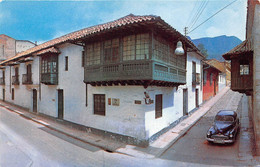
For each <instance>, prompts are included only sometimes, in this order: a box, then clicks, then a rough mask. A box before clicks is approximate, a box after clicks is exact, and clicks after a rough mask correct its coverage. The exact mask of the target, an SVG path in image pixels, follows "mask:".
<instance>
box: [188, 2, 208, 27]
mask: <svg viewBox="0 0 260 167" xmlns="http://www.w3.org/2000/svg"><path fill="white" fill-rule="evenodd" d="M208 3H209V0H207V1H205V3H204V4H203V5H204V6H203V7H202V9H201V11H200V13H199V15H198V17H197V18H196V20H195V21H194V23H193V24H192V25H191V26H190V29H191V28H192V27H193V26H194V25H196V23H197V21H198V19H199V18H200V16H201V14H202V13H203V11H204V10H205V8H206V6H207V5H208Z"/></svg>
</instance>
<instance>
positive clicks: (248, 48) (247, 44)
mask: <svg viewBox="0 0 260 167" xmlns="http://www.w3.org/2000/svg"><path fill="white" fill-rule="evenodd" d="M252 51H253V40H252V38H249V39H246V40H244V41H243V42H242V43H241V44H239V45H237V46H236V47H234V48H233V49H232V50H230V51H229V52H227V53H225V54H224V55H222V57H224V59H226V60H230V56H233V55H235V56H239V54H243V53H248V52H252Z"/></svg>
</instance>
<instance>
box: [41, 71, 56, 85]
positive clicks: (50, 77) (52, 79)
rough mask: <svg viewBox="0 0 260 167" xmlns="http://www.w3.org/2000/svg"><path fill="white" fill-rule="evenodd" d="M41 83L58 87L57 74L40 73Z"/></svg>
mask: <svg viewBox="0 0 260 167" xmlns="http://www.w3.org/2000/svg"><path fill="white" fill-rule="evenodd" d="M41 83H44V84H46V85H58V73H42V74H41Z"/></svg>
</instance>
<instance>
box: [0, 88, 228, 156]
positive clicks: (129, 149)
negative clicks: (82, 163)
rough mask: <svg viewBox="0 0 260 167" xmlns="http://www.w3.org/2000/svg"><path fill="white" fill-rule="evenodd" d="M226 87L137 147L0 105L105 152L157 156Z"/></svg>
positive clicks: (52, 119)
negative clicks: (183, 117) (185, 116)
mask: <svg viewBox="0 0 260 167" xmlns="http://www.w3.org/2000/svg"><path fill="white" fill-rule="evenodd" d="M229 89H230V88H229V87H226V88H224V89H223V90H222V91H220V92H219V93H218V94H217V95H216V96H215V97H213V98H211V99H210V100H209V101H207V102H206V103H204V104H203V105H202V106H201V107H200V108H199V109H198V110H197V111H195V112H194V113H193V114H191V115H189V116H188V117H187V118H185V119H184V120H183V121H181V122H180V123H179V124H178V125H176V126H175V127H173V128H171V129H170V130H169V131H167V132H166V133H164V134H163V135H161V136H160V137H159V138H158V139H157V140H156V141H154V142H153V143H151V144H150V146H149V147H147V148H141V147H137V146H133V145H126V144H124V143H120V142H116V141H114V140H111V139H104V138H103V137H101V136H98V135H95V134H93V133H88V132H87V131H86V130H79V129H75V128H73V127H72V126H70V125H69V124H66V123H63V121H61V120H57V119H55V118H50V117H46V116H41V115H38V114H34V113H31V112H28V111H26V110H24V109H21V108H19V107H16V106H12V105H10V104H8V103H5V102H2V101H1V102H0V107H1V106H2V107H4V108H6V109H8V110H9V111H12V112H15V113H17V114H19V115H20V116H22V117H25V118H27V119H30V120H32V121H34V122H37V123H39V124H41V125H43V126H46V127H48V128H50V129H52V130H55V131H57V132H59V133H62V134H65V135H67V136H70V137H72V138H75V139H77V140H80V141H83V142H86V143H89V144H91V145H94V146H96V147H99V148H101V149H103V150H107V151H109V152H118V153H122V154H127V155H131V156H134V157H139V158H155V157H160V156H161V155H162V154H163V153H164V152H165V151H166V150H167V149H168V148H169V147H170V146H172V145H173V144H174V143H175V142H176V141H177V140H178V139H179V138H181V137H182V136H183V135H184V134H185V133H186V132H187V131H188V130H189V129H190V128H191V127H192V126H193V125H195V124H196V122H197V121H199V120H200V118H201V117H202V116H203V115H205V114H206V113H207V112H208V111H209V110H210V109H211V108H212V107H213V106H214V104H215V103H216V102H217V101H218V100H219V99H220V98H221V97H222V96H223V95H224V94H225V93H226V92H227V91H228V90H229Z"/></svg>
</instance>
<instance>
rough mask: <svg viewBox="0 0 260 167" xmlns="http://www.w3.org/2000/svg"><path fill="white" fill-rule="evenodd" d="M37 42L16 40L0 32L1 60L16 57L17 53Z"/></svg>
mask: <svg viewBox="0 0 260 167" xmlns="http://www.w3.org/2000/svg"><path fill="white" fill-rule="evenodd" d="M34 46H36V44H34V43H32V42H30V41H27V40H16V39H14V38H11V37H9V36H7V35H5V34H0V61H3V60H6V59H8V58H11V57H14V56H15V55H16V54H17V53H19V52H22V51H25V50H27V49H30V48H32V47H34Z"/></svg>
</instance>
